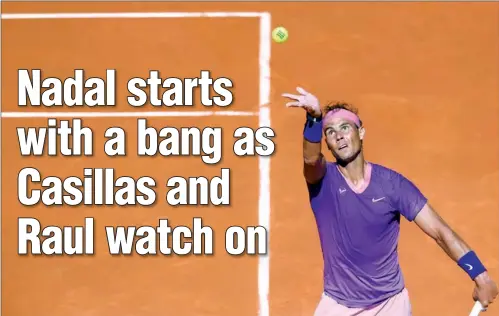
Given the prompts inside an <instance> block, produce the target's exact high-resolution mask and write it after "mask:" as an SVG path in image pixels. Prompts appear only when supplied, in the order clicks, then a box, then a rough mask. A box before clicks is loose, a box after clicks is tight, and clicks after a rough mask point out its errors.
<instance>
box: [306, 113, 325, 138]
mask: <svg viewBox="0 0 499 316" xmlns="http://www.w3.org/2000/svg"><path fill="white" fill-rule="evenodd" d="M303 137H304V138H305V139H306V140H308V141H309V142H311V143H320V142H321V140H322V117H319V118H316V117H313V116H311V115H310V114H308V113H307V121H306V122H305V126H304V128H303Z"/></svg>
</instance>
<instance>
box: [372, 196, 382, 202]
mask: <svg viewBox="0 0 499 316" xmlns="http://www.w3.org/2000/svg"><path fill="white" fill-rule="evenodd" d="M384 199H385V197H382V198H379V199H375V198H373V203H376V202H379V201H381V200H384Z"/></svg>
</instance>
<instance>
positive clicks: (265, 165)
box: [0, 0, 272, 316]
mask: <svg viewBox="0 0 499 316" xmlns="http://www.w3.org/2000/svg"><path fill="white" fill-rule="evenodd" d="M0 1H1V0H0ZM203 17H205V18H254V17H258V18H260V43H259V44H260V50H259V72H260V78H259V90H260V91H259V99H260V110H259V112H258V113H255V112H234V111H232V112H203V113H204V114H201V113H199V112H178V113H179V114H178V116H208V115H220V116H222V115H224V116H252V115H257V114H258V116H259V125H260V126H266V127H270V108H269V103H270V92H271V91H270V87H271V85H270V56H271V44H272V43H271V37H270V34H271V16H270V14H269V13H267V12H123V13H43V14H0V19H2V20H21V19H98V18H129V19H130V18H203ZM172 113H176V112H163V113H159V112H142V113H140V112H133V113H131V112H117V113H102V112H99V113H98V115H99V117H109V115H113V114H114V116H116V114H119V116H120V117H124V116H145V115H149V116H162V115H163V116H175V115H176V114H174V115H172ZM188 113H191V114H188ZM192 113H195V114H192ZM213 113H220V114H213ZM222 113H224V114H222ZM234 113H237V114H235V115H232V114H234ZM243 113H246V114H243ZM248 113H249V114H248ZM55 114H59V115H60V116H59V117H64V116H68V115H72V116H78V117H85V116H87V117H97V116H90V115H96V114H97V112H93V113H90V112H85V113H78V112H74V113H61V112H52V113H50V112H44V113H40V112H39V113H29V115H27V113H21V112H4V113H1V116H2V117H3V118H20V117H34V116H35V115H37V117H54V115H55ZM151 114H152V115H151ZM180 114H181V115H180ZM42 115H45V116H42ZM259 173H260V187H259V201H258V218H259V225H261V226H263V227H265V229H266V230H267V232H268V235H269V237H270V205H271V204H270V157H260V158H259ZM269 245H270V243H269V240H267V249H268V254H267V256H261V257H260V258H259V261H258V298H259V299H258V301H259V311H258V313H259V316H269V314H270V311H269V300H268V294H269V279H270V278H269V276H270V257H269V256H270V248H269Z"/></svg>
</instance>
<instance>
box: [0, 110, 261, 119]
mask: <svg viewBox="0 0 499 316" xmlns="http://www.w3.org/2000/svg"><path fill="white" fill-rule="evenodd" d="M257 115H259V112H245V111H190V112H187V111H185V112H181V111H175V112H168V111H161V112H144V111H142V112H2V113H0V117H2V118H58V117H77V118H80V117H95V118H98V117H200V116H257Z"/></svg>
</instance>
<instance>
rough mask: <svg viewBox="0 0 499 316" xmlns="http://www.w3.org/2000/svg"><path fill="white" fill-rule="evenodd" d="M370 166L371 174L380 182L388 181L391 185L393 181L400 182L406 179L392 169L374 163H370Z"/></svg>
mask: <svg viewBox="0 0 499 316" xmlns="http://www.w3.org/2000/svg"><path fill="white" fill-rule="evenodd" d="M371 165H372V173H374V174H376V176H377V177H378V178H379V179H381V180H385V181H389V182H392V183H393V182H394V181H395V182H397V181H401V180H407V177H405V176H404V175H402V173H400V172H398V171H396V170H394V169H392V168H389V167H386V166H383V165H380V164H376V163H371Z"/></svg>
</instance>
